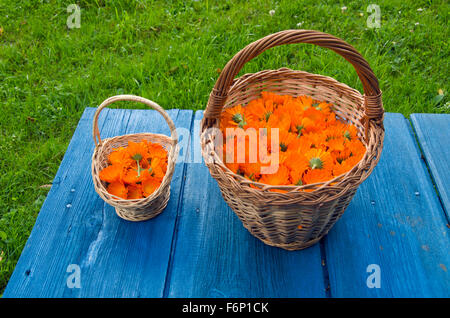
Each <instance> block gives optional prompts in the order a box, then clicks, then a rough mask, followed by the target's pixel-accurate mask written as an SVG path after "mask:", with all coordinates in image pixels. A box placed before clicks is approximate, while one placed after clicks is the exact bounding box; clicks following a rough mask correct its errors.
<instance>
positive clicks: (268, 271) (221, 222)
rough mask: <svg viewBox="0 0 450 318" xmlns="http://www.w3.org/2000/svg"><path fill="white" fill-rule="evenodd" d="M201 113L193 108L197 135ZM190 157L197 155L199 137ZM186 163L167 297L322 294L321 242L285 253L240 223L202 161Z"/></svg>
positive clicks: (323, 294)
mask: <svg viewBox="0 0 450 318" xmlns="http://www.w3.org/2000/svg"><path fill="white" fill-rule="evenodd" d="M201 116H202V112H200V111H199V112H196V115H195V121H194V125H193V126H194V127H195V128H196V130H195V131H193V134H192V135H193V136H194V137H196V136H198V127H199V120H200V119H201ZM192 146H193V147H191V158H201V155H200V152H199V151H200V149H199V148H200V147H199V140H198V138H197V139H195V140H194V143H193V145H192ZM192 161H193V162H191V163H188V166H187V172H186V182H185V184H184V191H183V197H182V198H181V200H182V205H181V211H180V212H181V214H180V217H179V220H178V226H177V235H176V245H175V249H174V251H173V253H174V255H173V259H172V262H171V266H170V273H169V276H168V287H169V288H168V292H167V295H168V297H250V298H253V297H325V295H326V294H325V283H324V274H323V268H322V265H321V252H320V246H319V244H317V245H315V246H313V247H311V248H308V249H306V250H303V251H296V252H289V251H285V250H282V249H279V248H275V247H271V246H268V245H265V244H264V243H262V242H261V241H259V240H258V239H256V238H254V237H253V236H252V235H251V234H249V232H248V231H247V230H246V229H245V228H244V227H243V225H242V223H241V221H240V220H239V219H238V217H237V216H236V215H235V214H234V213H233V211H232V210H231V209H230V208H229V207H228V206H227V204H226V203H225V201H224V200H223V198H222V196H221V194H220V190H219V188H218V185H217V183H216V181H215V180H214V179H213V178H212V177H211V176H210V174H209V170H208V169H207V167H206V166H205V164H204V163H203V162H199V163H195V160H192Z"/></svg>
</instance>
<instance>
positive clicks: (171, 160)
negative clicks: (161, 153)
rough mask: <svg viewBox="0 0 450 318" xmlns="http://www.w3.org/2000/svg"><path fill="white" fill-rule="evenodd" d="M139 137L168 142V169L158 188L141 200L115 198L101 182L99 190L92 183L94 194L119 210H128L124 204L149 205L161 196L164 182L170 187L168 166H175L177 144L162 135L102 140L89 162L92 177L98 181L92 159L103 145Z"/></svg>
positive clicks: (132, 135) (154, 134) (147, 134)
mask: <svg viewBox="0 0 450 318" xmlns="http://www.w3.org/2000/svg"><path fill="white" fill-rule="evenodd" d="M140 135H144V136H157V137H161V138H165V139H166V140H167V141H168V143H169V146H170V149H169V150H168V151H167V152H168V159H167V162H168V163H167V165H168V168H167V171H166V173H165V174H164V177H163V179H162V180H161V184H160V186H159V187H158V188H157V189H156V190H155V191H154V192H153V193H152V194H150V195H149V196H148V197H145V198H141V199H123V198H120V197H117V196H115V195H113V194H111V193H109V192H108V191H107V190H106V188H105V186H104V184H103V181H101V182H99V185H100V187H101V188H99V186H98V185H97V184H96V182H94V187H95V190H96V192H97V193H98V194H99V195H100V196H101V197H102V198H103V199H105V200H106V201H107V202H108V203H110V204H113V205H114V206H115V207H119V208H123V209H127V208H129V206H124V205H123V204H125V203H126V204H133V203H134V204H136V205H146V204H148V203H150V202H151V201H152V200H153V199H155V198H156V197H158V196H159V195H161V192H162V190H161V188H162V185H163V184H164V183H165V182H166V181H167V182H168V186H169V187H170V181H171V179H172V174H173V168H172V169H171V170H172V171H171V172H172V173H171V174H170V176H169V173H168V172H169V165H171V166H175V164H176V161H177V158H178V149H177V148H178V142H177V140H176V139H173V138H171V137H169V136H167V135H164V134H156V133H145V132H144V133H135V134H125V135H119V136H114V137H108V138H103V139H102V142H101V143H99V144H98V145H96V146H95V149H94V151H93V154H92V159H91V161H92V164H91V172H92V177H93V178H98V179H100V177H99V174H98V173H99V172H100V171H98V172H96V171H95V169H94V167H95V160H94V158H95V156H96V155H98V153H99V152H100V150H101V149H102V148H103V147H104V146H105V145H107V144H108V143H110V142H113V141H114V140H115V139H117V138H123V137H127V138H129V137H134V136H140ZM169 178H170V179H169ZM107 196H109V197H110V198H107ZM111 201H112V202H111ZM121 203H123V204H121Z"/></svg>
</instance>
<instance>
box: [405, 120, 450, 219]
mask: <svg viewBox="0 0 450 318" xmlns="http://www.w3.org/2000/svg"><path fill="white" fill-rule="evenodd" d="M411 122H412V124H413V127H414V131H415V133H416V135H417V139H418V141H419V145H420V147H421V149H422V152H423V154H424V156H425V160H426V162H427V164H428V166H429V168H430V172H431V175H432V176H433V180H434V182H435V183H436V187H437V190H438V192H439V195H440V198H441V201H442V204H443V206H444V210H445V211H446V215H447V220H450V114H412V115H411Z"/></svg>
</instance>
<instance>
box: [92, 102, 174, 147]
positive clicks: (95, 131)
mask: <svg viewBox="0 0 450 318" xmlns="http://www.w3.org/2000/svg"><path fill="white" fill-rule="evenodd" d="M118 101H131V102H139V103H143V104H146V105H147V106H149V107H150V108H152V109H154V110H156V111H157V112H158V113H160V114H161V116H163V117H164V119H165V120H166V122H167V125H169V128H170V133H171V138H172V140H173V142H174V146H175V145H176V144H177V142H178V136H177V132H176V127H175V124H174V123H173V121H172V119H171V118H170V116H169V115H168V114H167V113H166V112H165V111H164V109H163V108H162V107H161V106H159V105H158V104H156V103H155V102H152V101H151V100H149V99H146V98H143V97H140V96H135V95H116V96H112V97H109V98H108V99H106V100H105V101H103V103H101V104H100V106H99V107H98V108H97V111H96V112H95V115H94V125H93V137H94V143H95V146H98V145H101V143H102V139H101V138H100V131H99V130H98V117H99V115H100V112H101V111H102V109H103V108H105V107H106V106H108V105H110V104H112V103H114V102H118ZM173 148H175V147H173Z"/></svg>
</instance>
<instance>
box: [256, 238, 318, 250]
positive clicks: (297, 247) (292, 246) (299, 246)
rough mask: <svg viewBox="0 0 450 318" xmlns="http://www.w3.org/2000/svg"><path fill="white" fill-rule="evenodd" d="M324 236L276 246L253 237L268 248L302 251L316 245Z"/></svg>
mask: <svg viewBox="0 0 450 318" xmlns="http://www.w3.org/2000/svg"><path fill="white" fill-rule="evenodd" d="M324 236H325V235H323V236H320V237H317V238H315V239H313V240H310V241H308V242H295V243H289V244H277V243H273V242H271V241H267V240H263V239H260V238H259V237H256V236H255V237H256V238H257V239H259V240H260V241H261V242H263V243H264V244H267V245H270V246H274V247H279V248H282V249H284V250H287V251H299V250H304V249H306V248H308V247H311V246H313V245H316V244H317V243H318V242H319V241H320V240H321V239H322V238H323V237H324Z"/></svg>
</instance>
